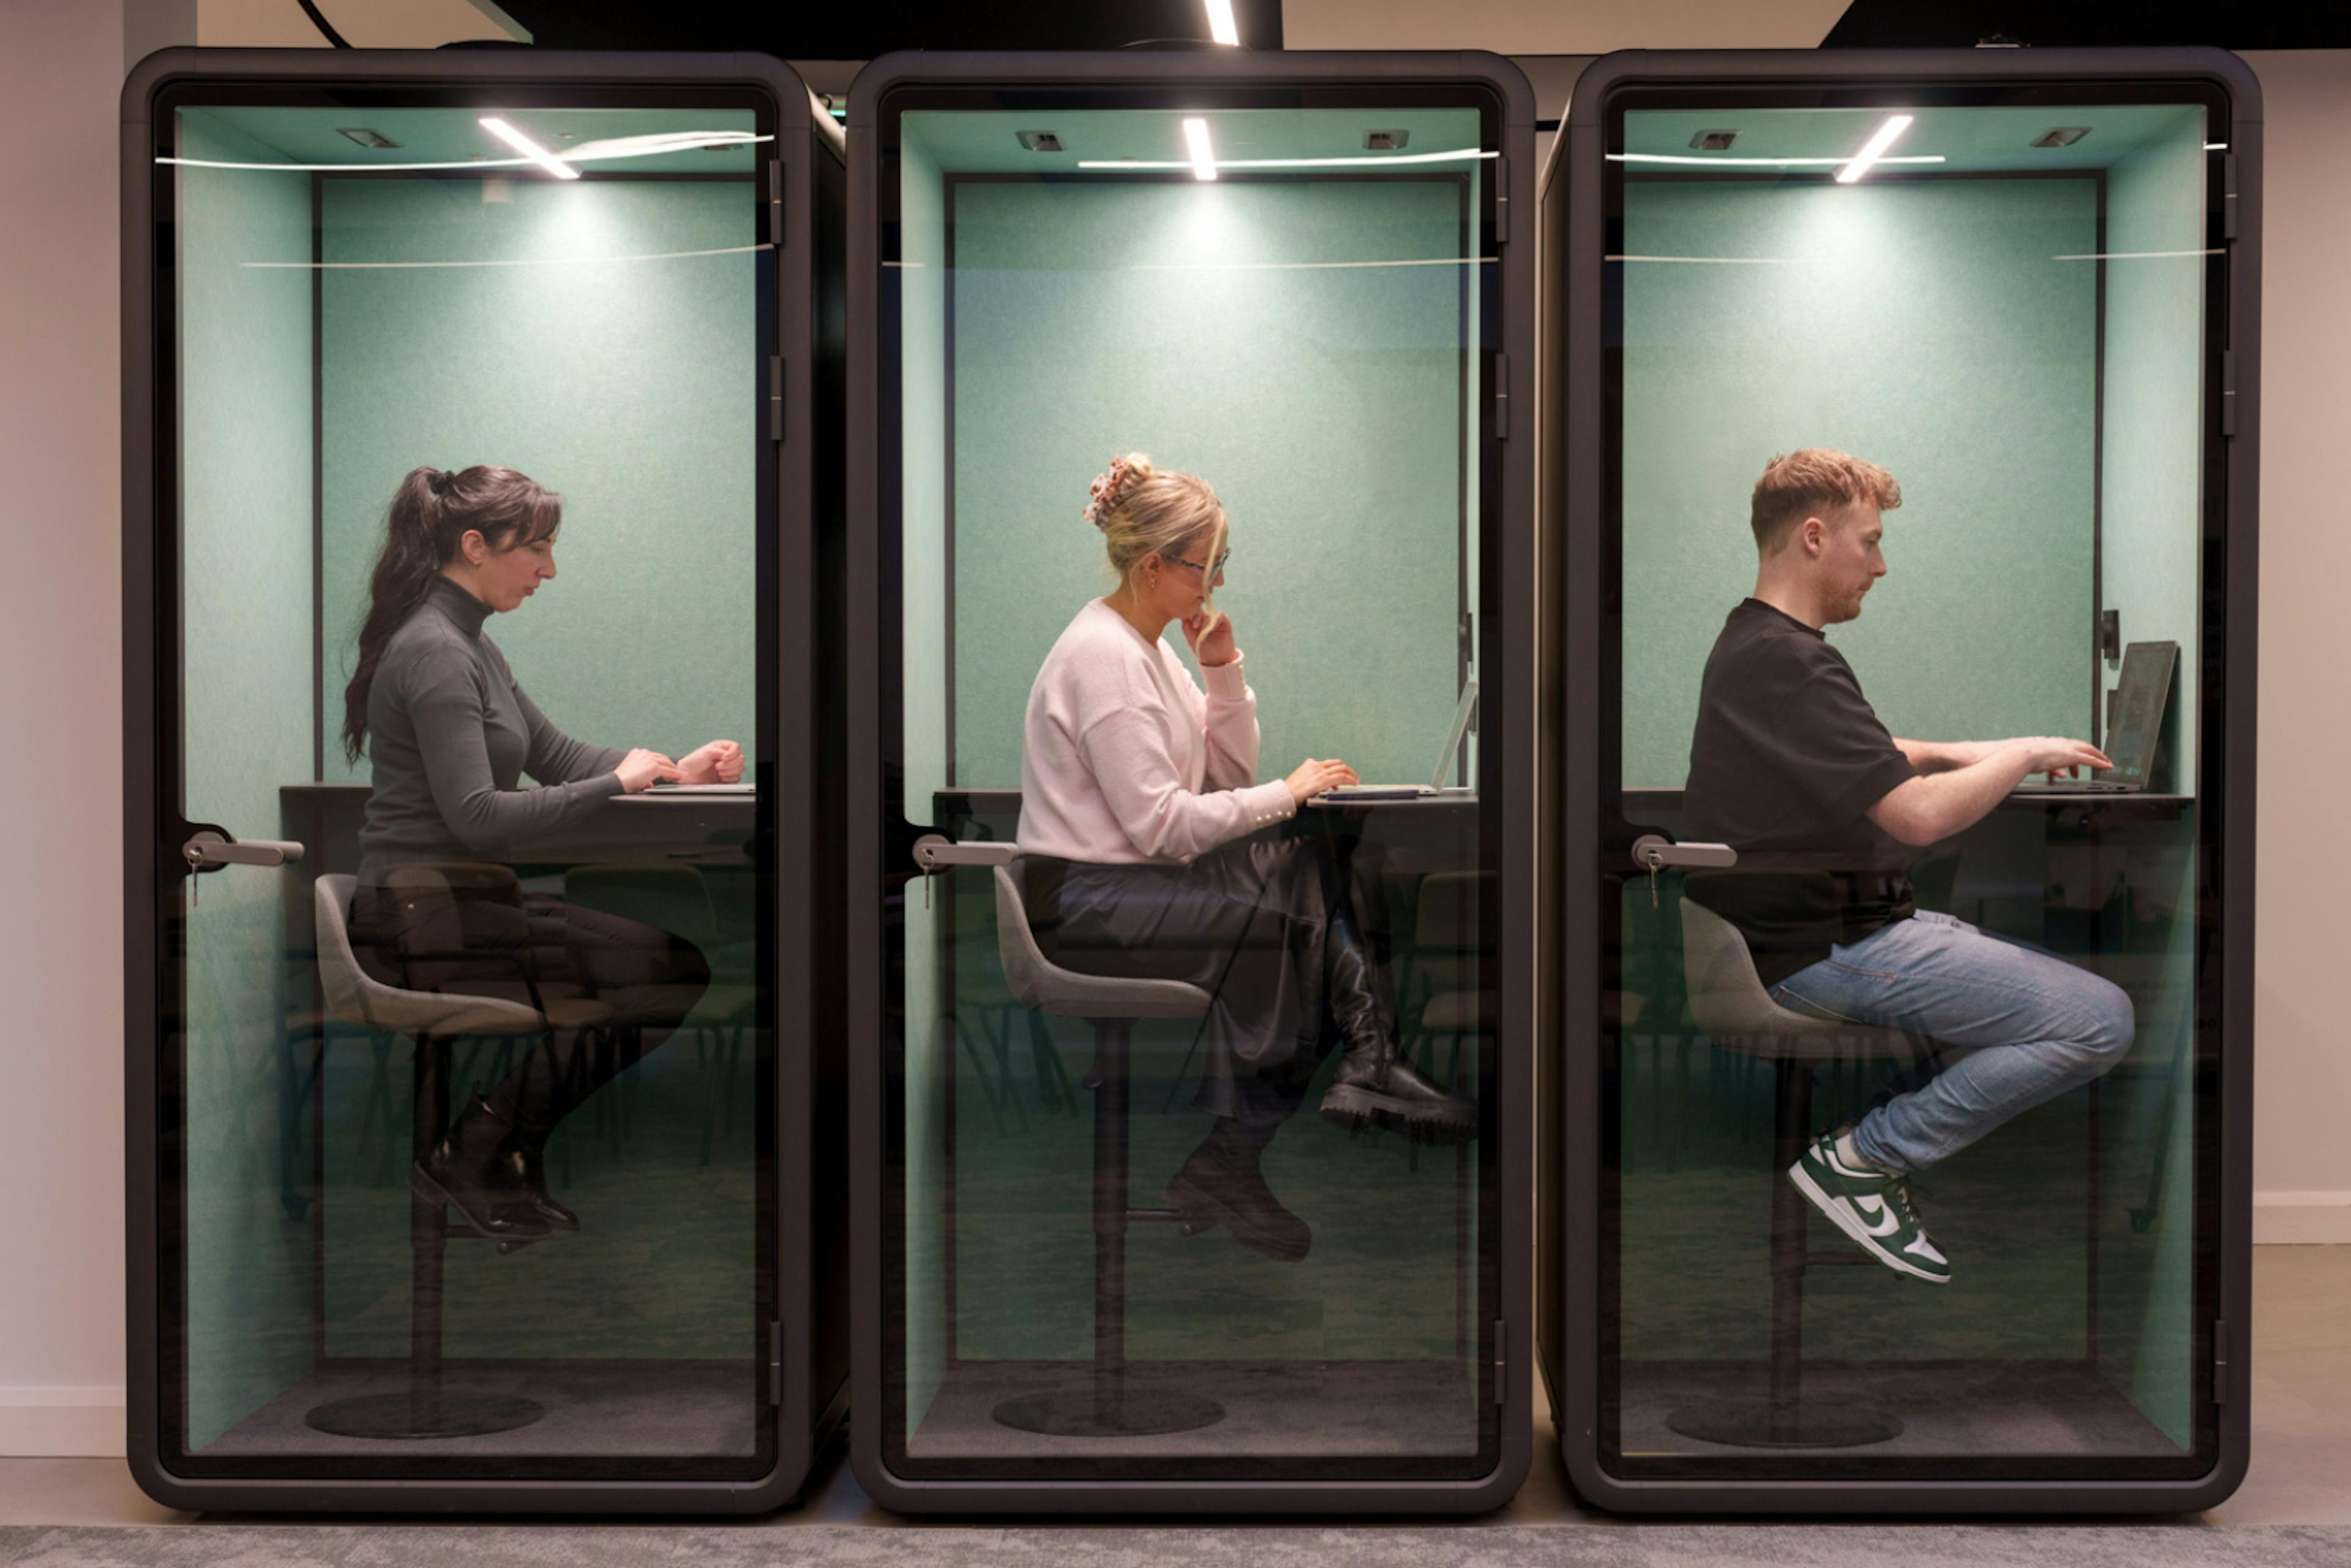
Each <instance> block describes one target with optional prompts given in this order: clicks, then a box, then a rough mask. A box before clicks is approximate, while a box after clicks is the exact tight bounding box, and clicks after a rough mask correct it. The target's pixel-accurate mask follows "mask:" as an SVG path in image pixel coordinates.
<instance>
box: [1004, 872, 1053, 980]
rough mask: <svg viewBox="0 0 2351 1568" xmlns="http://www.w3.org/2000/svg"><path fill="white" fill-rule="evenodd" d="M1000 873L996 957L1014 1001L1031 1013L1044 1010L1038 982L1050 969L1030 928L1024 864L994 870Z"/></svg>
mask: <svg viewBox="0 0 2351 1568" xmlns="http://www.w3.org/2000/svg"><path fill="white" fill-rule="evenodd" d="M993 869H994V872H995V874H996V954H997V957H998V959H999V960H1000V961H1001V962H1002V963H1003V965H1004V983H1005V985H1006V986H1007V987H1008V988H1009V989H1010V990H1011V992H1012V999H1013V1000H1014V1001H1016V1002H1019V1004H1020V1005H1021V1006H1022V1007H1024V1008H1027V1009H1029V1010H1030V1011H1032V1012H1035V1011H1040V1010H1042V1009H1043V1007H1044V1003H1043V1002H1042V1001H1040V999H1039V998H1040V991H1039V988H1038V981H1039V980H1040V979H1042V978H1043V977H1044V974H1045V970H1046V967H1047V965H1046V962H1045V954H1044V951H1043V949H1041V948H1040V947H1039V946H1037V934H1036V933H1035V932H1034V931H1031V930H1030V929H1029V909H1028V903H1027V900H1025V899H1024V898H1023V897H1022V896H1021V894H1020V875H1021V871H1020V862H1019V861H1017V860H1016V861H1009V862H1005V863H1004V864H1001V865H998V866H996V867H994V868H993Z"/></svg>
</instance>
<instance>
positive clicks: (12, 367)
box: [0, 0, 123, 1454]
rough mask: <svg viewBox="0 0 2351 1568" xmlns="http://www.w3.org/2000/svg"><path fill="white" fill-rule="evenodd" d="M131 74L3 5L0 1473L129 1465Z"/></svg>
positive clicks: (111, 20)
mask: <svg viewBox="0 0 2351 1568" xmlns="http://www.w3.org/2000/svg"><path fill="white" fill-rule="evenodd" d="M122 75H123V6H122V5H120V4H119V3H117V4H94V3H92V0H7V3H6V4H5V5H0V146H5V147H7V148H9V149H10V152H9V155H8V156H7V157H6V158H5V159H0V230H5V232H6V233H7V235H8V240H7V242H6V243H5V245H0V538H4V539H5V549H6V554H5V561H6V568H5V570H0V735H5V736H6V737H8V747H7V749H8V759H7V761H6V762H5V764H0V822H5V823H7V824H8V825H9V835H8V836H9V844H8V851H7V853H6V855H5V859H0V868H5V869H0V995H4V996H5V997H7V998H8V1004H9V1005H8V1016H7V1024H6V1035H5V1043H0V1194H5V1197H0V1454H104V1453H117V1454H119V1453H120V1452H121V1451H122V1239H121V1238H122V1044H121V1042H122V993H121V957H120V956H121V952H122V918H121V903H122V847H121V846H122V821H121V800H122V789H121V768H122V763H121V750H122V748H121V744H120V731H119V724H118V720H117V718H116V715H117V714H119V713H120V709H121V695H120V692H121V683H120V668H121V664H120V658H119V657H118V654H117V648H118V646H119V644H120V633H121V612H120V600H121V588H120V580H119V578H118V575H117V572H118V561H119V559H120V557H119V553H118V551H117V549H116V543H115V541H116V537H117V535H118V534H119V532H120V510H119V496H120V485H119V480H118V474H119V455H120V438H119V434H118V432H119V429H120V423H121V413H120V407H119V406H118V403H117V402H116V399H117V395H118V387H119V385H120V375H119V373H118V361H117V359H116V342H117V331H116V322H117V319H118V316H119V313H120V299H119V298H118V296H117V294H116V277H117V270H118V269H117V267H116V261H115V234H116V223H115V203H116V200H117V191H118V188H119V182H118V181H117V179H116V177H115V148H116V144H117V141H118V135H117V131H116V129H115V112H114V105H115V95H116V93H117V92H118V91H119V90H120V87H121V84H122Z"/></svg>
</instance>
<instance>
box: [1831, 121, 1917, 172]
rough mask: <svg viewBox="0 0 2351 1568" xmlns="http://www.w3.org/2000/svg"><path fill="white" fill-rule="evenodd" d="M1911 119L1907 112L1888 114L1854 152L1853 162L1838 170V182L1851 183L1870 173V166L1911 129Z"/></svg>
mask: <svg viewBox="0 0 2351 1568" xmlns="http://www.w3.org/2000/svg"><path fill="white" fill-rule="evenodd" d="M1910 120H1911V117H1910V116H1909V115H1907V114H1889V115H1887V116H1886V123H1885V124H1883V125H1881V126H1879V127H1878V128H1877V131H1876V133H1875V134H1874V135H1872V136H1871V137H1870V139H1869V140H1868V141H1865V142H1864V143H1863V144H1862V149H1861V151H1860V152H1857V153H1855V154H1854V160H1853V162H1850V163H1848V164H1846V165H1845V166H1844V168H1842V169H1840V170H1838V171H1837V177H1836V183H1838V184H1840V185H1850V184H1852V183H1854V182H1855V180H1858V179H1860V178H1861V177H1862V176H1863V175H1864V174H1866V173H1868V172H1869V166H1870V165H1871V164H1873V163H1875V162H1877V161H1878V160H1879V159H1881V158H1883V157H1885V156H1886V149H1887V148H1888V147H1891V146H1893V145H1894V139H1895V138H1896V137H1897V136H1899V135H1901V134H1902V133H1903V132H1904V131H1907V130H1909V129H1910Z"/></svg>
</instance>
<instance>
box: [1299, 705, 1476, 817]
mask: <svg viewBox="0 0 2351 1568" xmlns="http://www.w3.org/2000/svg"><path fill="white" fill-rule="evenodd" d="M1477 711H1478V683H1477V682H1476V681H1475V680H1474V679H1473V680H1471V681H1470V682H1469V683H1468V685H1465V686H1463V687H1462V688H1461V700H1460V701H1459V702H1458V703H1455V704H1454V705H1453V725H1452V727H1451V728H1449V729H1447V731H1446V732H1445V749H1444V750H1442V751H1440V752H1438V753H1437V771H1436V772H1435V773H1434V774H1432V775H1431V776H1430V778H1429V780H1428V782H1427V783H1426V784H1343V785H1341V786H1340V787H1339V788H1338V789H1325V790H1324V791H1322V794H1320V795H1317V796H1316V797H1315V798H1314V799H1315V800H1318V801H1319V800H1328V801H1330V802H1331V803H1332V804H1333V805H1345V804H1347V803H1348V802H1350V801H1355V800H1420V799H1422V798H1424V797H1426V796H1429V795H1466V794H1468V793H1469V791H1468V789H1448V788H1447V786H1446V783H1445V776H1446V775H1447V774H1448V773H1450V772H1452V771H1453V759H1454V758H1455V757H1457V756H1458V755H1459V754H1460V751H1461V740H1462V737H1464V736H1466V735H1468V733H1469V718H1470V716H1471V715H1473V714H1475V713H1476V712H1477Z"/></svg>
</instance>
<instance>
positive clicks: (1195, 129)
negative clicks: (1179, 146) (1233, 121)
mask: <svg viewBox="0 0 2351 1568" xmlns="http://www.w3.org/2000/svg"><path fill="white" fill-rule="evenodd" d="M1184 145H1185V146H1186V147H1187V148H1189V149H1190V150H1191V153H1192V175H1193V177H1194V178H1195V179H1199V180H1213V179H1215V178H1216V177H1217V150H1216V148H1215V147H1214V146H1212V145H1210V143H1209V141H1208V122H1207V120H1186V121H1185V122H1184Z"/></svg>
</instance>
